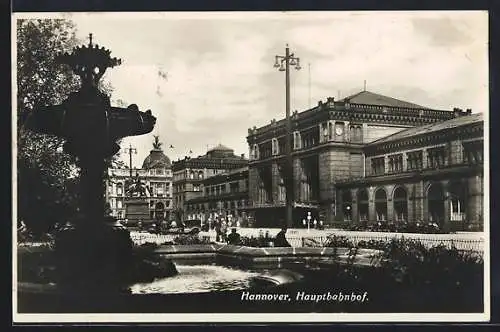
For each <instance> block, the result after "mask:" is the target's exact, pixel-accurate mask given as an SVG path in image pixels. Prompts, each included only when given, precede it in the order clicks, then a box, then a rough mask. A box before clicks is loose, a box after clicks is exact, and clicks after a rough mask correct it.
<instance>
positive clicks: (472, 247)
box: [18, 232, 484, 252]
mask: <svg viewBox="0 0 500 332" xmlns="http://www.w3.org/2000/svg"><path fill="white" fill-rule="evenodd" d="M242 235H243V236H253V235H251V234H248V235H247V234H242ZM178 236H179V235H178V234H151V233H146V232H130V237H131V239H132V241H133V242H134V243H135V244H137V245H142V244H144V243H156V244H163V243H172V242H174V239H175V238H177V237H178ZM334 236H335V237H336V239H337V240H340V241H348V242H350V243H352V244H354V245H357V244H359V243H360V242H362V241H364V242H369V241H383V242H389V241H391V240H392V239H397V238H405V239H409V240H415V241H419V242H421V243H422V244H424V245H425V246H427V247H429V248H430V247H435V246H439V245H443V246H445V247H446V248H449V249H450V248H453V247H454V248H457V249H459V250H464V251H474V252H483V250H484V239H483V238H464V237H462V238H460V237H457V236H454V237H450V236H449V235H448V234H394V233H392V234H390V233H385V234H381V233H368V234H356V232H339V233H336V234H335V235H332V234H330V235H326V234H325V235H317V234H311V235H302V236H301V235H300V234H298V233H296V232H290V234H287V240H288V242H289V243H290V245H291V246H292V247H323V246H325V245H327V244H328V242H329V241H331V240H332V239H333V237H334ZM199 238H200V239H203V240H206V241H207V242H216V234H215V233H214V232H210V233H205V232H204V233H201V234H200V235H199ZM44 245H50V242H34V241H23V242H18V246H20V247H22V246H28V247H38V246H44Z"/></svg>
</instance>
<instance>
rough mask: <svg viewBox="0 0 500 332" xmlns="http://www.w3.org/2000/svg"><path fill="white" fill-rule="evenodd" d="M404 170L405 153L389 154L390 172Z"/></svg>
mask: <svg viewBox="0 0 500 332" xmlns="http://www.w3.org/2000/svg"><path fill="white" fill-rule="evenodd" d="M401 171H403V154H402V153H399V154H395V155H392V156H389V172H391V173H396V172H401Z"/></svg>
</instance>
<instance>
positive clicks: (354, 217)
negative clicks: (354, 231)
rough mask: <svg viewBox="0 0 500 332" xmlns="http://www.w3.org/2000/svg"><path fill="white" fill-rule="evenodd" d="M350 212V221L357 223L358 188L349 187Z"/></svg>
mask: <svg viewBox="0 0 500 332" xmlns="http://www.w3.org/2000/svg"><path fill="white" fill-rule="evenodd" d="M351 197H352V204H351V214H352V222H353V223H356V224H359V211H358V190H356V189H351Z"/></svg>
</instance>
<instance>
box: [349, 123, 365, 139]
mask: <svg viewBox="0 0 500 332" xmlns="http://www.w3.org/2000/svg"><path fill="white" fill-rule="evenodd" d="M350 137H351V142H353V143H361V142H363V130H362V125H360V124H352V125H351V126H350Z"/></svg>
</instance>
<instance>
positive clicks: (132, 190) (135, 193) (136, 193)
mask: <svg viewBox="0 0 500 332" xmlns="http://www.w3.org/2000/svg"><path fill="white" fill-rule="evenodd" d="M150 195H151V193H150V192H149V189H148V187H147V186H146V184H145V183H144V182H142V181H141V179H140V177H139V173H136V174H135V179H134V180H130V181H129V183H128V187H127V196H128V197H149V196H150Z"/></svg>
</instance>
